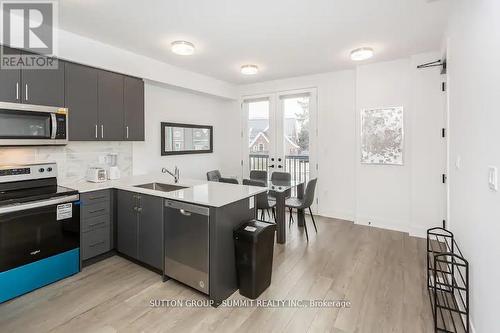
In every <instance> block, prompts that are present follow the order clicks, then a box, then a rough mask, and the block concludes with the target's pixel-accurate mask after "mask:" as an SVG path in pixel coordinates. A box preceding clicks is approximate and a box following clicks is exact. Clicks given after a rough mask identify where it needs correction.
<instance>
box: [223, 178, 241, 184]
mask: <svg viewBox="0 0 500 333" xmlns="http://www.w3.org/2000/svg"><path fill="white" fill-rule="evenodd" d="M219 183H228V184H239V182H238V179H236V178H224V177H220V178H219Z"/></svg>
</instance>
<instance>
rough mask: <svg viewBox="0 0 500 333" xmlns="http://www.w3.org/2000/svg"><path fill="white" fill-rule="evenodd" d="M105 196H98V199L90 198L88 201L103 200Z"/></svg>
mask: <svg viewBox="0 0 500 333" xmlns="http://www.w3.org/2000/svg"><path fill="white" fill-rule="evenodd" d="M105 198H106V196H100V197H92V198H89V200H99V199H105Z"/></svg>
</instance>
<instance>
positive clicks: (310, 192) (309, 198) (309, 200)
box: [285, 178, 318, 241]
mask: <svg viewBox="0 0 500 333" xmlns="http://www.w3.org/2000/svg"><path fill="white" fill-rule="evenodd" d="M317 182H318V178H314V179H311V180H309V181H308V182H307V186H306V191H305V194H304V198H302V199H299V198H289V199H286V201H285V206H286V207H288V210H289V212H290V219H289V222H288V226H291V224H292V219H293V217H292V214H293V209H297V210H298V209H309V214H311V219H312V222H313V225H314V230H316V233H318V228H317V227H316V221H314V215H313V213H312V210H311V206H312V204H313V202H314V192H315V191H316V184H317ZM304 229H305V231H306V238H307V241H309V235H308V233H307V223H306V221H305V220H304Z"/></svg>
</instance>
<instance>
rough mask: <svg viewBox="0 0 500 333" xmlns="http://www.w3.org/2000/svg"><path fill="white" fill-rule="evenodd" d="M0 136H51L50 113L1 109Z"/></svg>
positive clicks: (26, 137)
mask: <svg viewBox="0 0 500 333" xmlns="http://www.w3.org/2000/svg"><path fill="white" fill-rule="evenodd" d="M0 138H2V139H30V138H50V115H49V114H48V113H43V112H27V111H10V110H0Z"/></svg>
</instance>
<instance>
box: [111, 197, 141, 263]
mask: <svg viewBox="0 0 500 333" xmlns="http://www.w3.org/2000/svg"><path fill="white" fill-rule="evenodd" d="M116 206H117V209H116V249H117V250H118V252H120V253H123V254H125V255H127V256H129V257H132V258H135V259H137V258H138V255H137V222H138V220H139V216H138V212H137V207H138V200H137V194H136V193H134V192H128V191H120V190H118V191H117V194H116Z"/></svg>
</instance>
